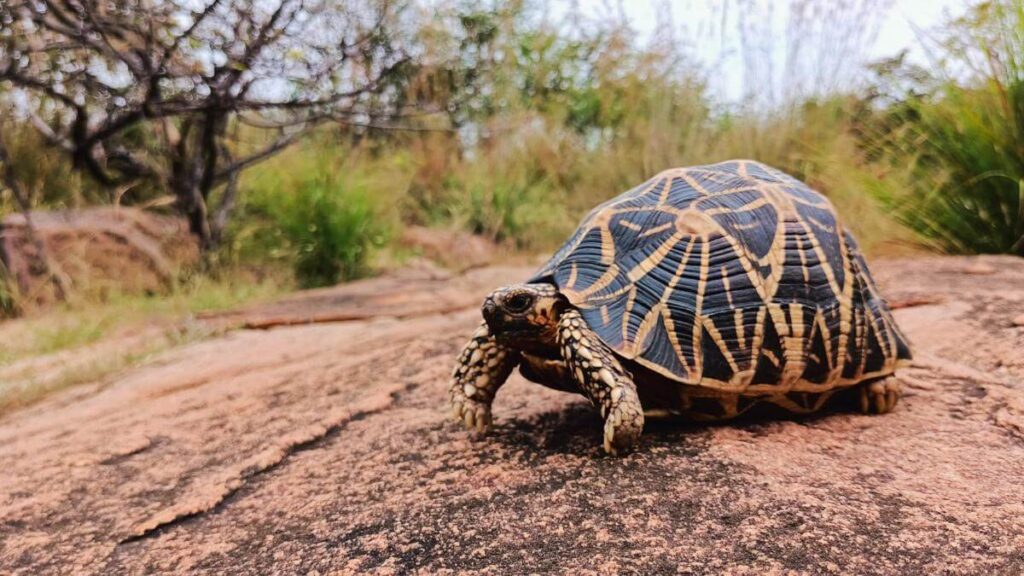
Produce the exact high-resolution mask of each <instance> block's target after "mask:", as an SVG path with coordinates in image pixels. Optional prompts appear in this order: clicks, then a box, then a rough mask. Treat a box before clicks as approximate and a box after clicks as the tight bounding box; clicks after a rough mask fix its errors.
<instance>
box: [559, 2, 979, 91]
mask: <svg viewBox="0 0 1024 576" xmlns="http://www.w3.org/2000/svg"><path fill="white" fill-rule="evenodd" d="M799 1H801V0H708V1H701V0H555V1H554V2H553V5H552V8H554V12H555V13H556V14H558V13H562V12H563V11H564V10H565V9H567V8H568V7H569V6H573V5H575V6H576V7H577V9H578V10H579V12H580V13H582V14H583V15H584V16H595V17H596V16H601V15H604V16H608V15H619V14H621V15H622V16H624V17H625V18H626V19H628V20H629V21H630V23H631V24H632V25H633V27H634V28H635V29H637V30H638V31H639V32H641V33H642V34H644V35H645V36H650V35H651V33H652V32H654V31H655V30H656V29H658V28H659V26H665V24H666V22H667V21H671V22H672V23H673V24H674V26H673V27H674V29H675V30H677V31H678V32H677V36H678V37H680V38H683V39H693V38H696V37H697V36H699V34H698V32H696V31H697V30H706V29H707V28H709V24H710V27H711V28H714V27H716V23H715V20H716V18H720V16H716V14H721V12H722V7H723V6H729V7H731V10H733V11H734V12H735V10H736V6H741V5H744V3H745V2H746V3H748V4H754V5H760V6H762V9H765V10H768V11H772V12H775V20H777V21H778V23H777V24H776V25H774V29H776V30H779V29H782V28H784V26H785V25H784V22H785V16H783V15H782V14H783V13H784V12H785V10H786V8H787V6H788V5H789V4H790V3H791V2H799ZM878 1H879V2H882V3H891V7H890V8H889V10H888V11H887V12H885V13H884V14H881V15H880V16H879V18H878V21H879V23H880V26H879V28H878V31H877V35H876V37H875V40H874V43H873V45H871V46H865V47H864V48H863V52H864V55H865V60H869V61H870V60H877V59H879V58H883V57H886V56H894V55H896V54H898V53H899V52H900V51H902V50H904V49H909V50H910V54H911V57H912V58H914V59H915V60H917V61H918V62H922V63H924V62H926V61H927V57H928V56H927V54H926V53H925V50H924V49H922V48H921V47H920V39H921V34H922V33H926V32H927V31H928V30H929V29H932V28H935V27H936V26H938V25H939V24H941V23H942V22H943V21H944V20H945V19H946V17H947V16H949V15H950V14H952V15H959V14H962V13H963V12H964V10H965V8H966V7H967V6H969V5H970V4H971V0H878ZM818 2H819V3H822V2H835V3H836V4H833V5H838V4H839V3H845V4H850V3H851V1H850V0H818ZM823 5H824V4H823ZM666 13H669V14H671V16H670V17H669V18H666V17H665V14H666ZM726 30H727V31H726V32H725V35H726V36H727V37H725V38H723V39H722V40H721V41H720V42H711V43H709V42H706V41H690V42H688V44H689V45H692V46H693V48H692V50H691V52H692V53H693V54H692V55H693V56H694V57H695V58H696V59H697V60H698V61H699V62H701V64H702V65H704V66H705V67H711V68H714V69H715V70H716V71H717V73H716V74H714V75H713V76H712V78H711V79H710V86H711V89H712V91H713V92H714V93H716V94H717V95H719V96H720V97H723V98H724V99H725V100H733V101H734V100H737V99H739V98H740V97H741V96H742V95H743V92H744V90H745V88H744V86H743V84H744V76H745V75H746V76H749V74H745V72H744V65H743V62H742V58H740V57H738V56H736V55H735V54H736V53H737V52H739V49H738V48H737V46H739V42H740V40H741V39H740V38H738V37H737V36H738V32H737V31H736V30H735V29H732V28H728V27H727V28H726ZM730 36H731V37H730ZM723 46H725V48H723ZM772 50H774V51H777V52H778V56H777V57H776V58H775V59H784V53H785V49H784V48H782V47H781V46H773V47H772ZM723 53H726V54H733V56H732V57H730V56H723ZM815 56H817V55H811V57H812V58H814V57H815ZM778 66H779V67H780V68H781V67H782V65H781V64H778ZM842 66H843V67H844V68H849V70H844V71H843V73H844V74H847V73H848V74H850V78H851V80H850V82H852V81H853V80H852V78H854V77H855V76H856V74H857V72H858V70H859V66H857V65H856V63H849V64H848V63H843V64H842ZM775 75H776V76H778V73H776V74H775Z"/></svg>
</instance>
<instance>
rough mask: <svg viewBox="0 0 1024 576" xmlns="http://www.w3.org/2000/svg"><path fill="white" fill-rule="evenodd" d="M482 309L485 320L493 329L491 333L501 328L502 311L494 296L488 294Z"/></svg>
mask: <svg viewBox="0 0 1024 576" xmlns="http://www.w3.org/2000/svg"><path fill="white" fill-rule="evenodd" d="M480 311H481V312H482V313H483V316H484V321H485V322H487V326H488V327H489V328H490V329H491V333H492V334H493V333H495V332H497V331H498V330H499V329H500V328H501V326H500V325H501V312H500V310H498V304H497V302H495V301H494V298H493V297H491V296H488V297H487V299H486V300H484V305H483V307H481V309H480Z"/></svg>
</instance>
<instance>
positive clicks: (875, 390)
mask: <svg viewBox="0 0 1024 576" xmlns="http://www.w3.org/2000/svg"><path fill="white" fill-rule="evenodd" d="M902 394H903V392H902V388H901V387H900V381H899V380H897V379H896V378H885V379H884V380H876V381H874V382H871V383H869V384H861V386H860V410H861V412H863V413H865V414H885V413H886V412H890V411H892V409H893V408H895V407H896V404H897V403H898V402H899V401H900V396H901V395H902Z"/></svg>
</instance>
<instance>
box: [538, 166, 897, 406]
mask: <svg viewBox="0 0 1024 576" xmlns="http://www.w3.org/2000/svg"><path fill="white" fill-rule="evenodd" d="M530 281H531V282H544V281H547V282H553V283H554V284H555V285H556V286H558V288H559V289H560V290H561V292H562V293H563V294H564V295H565V296H566V298H567V299H568V300H569V301H570V302H571V303H572V304H573V305H575V306H576V307H577V308H579V310H580V312H581V313H582V315H583V318H584V319H585V320H586V321H587V323H588V324H589V325H590V326H591V328H593V329H594V330H595V331H596V332H597V334H598V336H599V337H600V338H601V339H602V340H603V341H604V343H605V344H607V345H608V346H610V347H611V348H612V349H614V350H615V351H616V352H617V353H619V354H620V355H622V356H623V357H625V358H627V359H629V360H633V361H636V362H637V363H639V364H641V365H643V366H645V367H647V368H649V369H651V370H654V371H655V372H657V373H659V374H661V375H663V376H666V377H668V378H671V379H674V380H677V381H679V382H682V383H686V384H694V385H700V386H705V387H711V388H716V389H720V390H726V391H732V392H750V393H758V392H763V393H777V392H779V391H780V390H781V391H789V390H792V391H794V392H799V393H803V392H815V393H816V392H824V391H827V390H829V389H831V388H834V387H837V386H843V385H850V384H854V383H856V382H859V381H862V380H865V379H868V378H872V377H879V376H883V375H886V374H889V373H892V372H893V371H894V370H895V367H896V366H897V364H898V363H900V362H901V361H905V360H907V359H909V358H910V349H909V346H908V345H907V343H906V339H905V338H904V337H903V335H902V334H901V333H900V332H899V329H898V328H897V326H896V323H895V321H894V320H893V318H892V315H891V313H890V312H889V309H888V307H887V306H886V304H885V302H884V301H883V300H882V299H881V297H880V296H879V295H878V290H877V288H876V287H875V284H874V281H873V280H872V278H871V276H870V274H869V273H868V271H867V266H866V264H865V262H864V259H863V257H862V256H861V254H860V251H859V249H858V248H857V245H856V243H855V241H854V240H853V238H852V236H851V235H850V234H849V233H848V232H847V231H845V230H844V229H843V228H842V225H841V224H840V222H839V220H838V218H837V217H836V214H835V210H834V209H833V207H832V205H831V203H829V201H828V200H827V199H826V198H825V197H823V196H821V195H820V194H818V193H817V192H815V191H814V190H811V189H810V188H808V187H807V186H805V185H804V184H802V183H800V182H799V181H798V180H796V179H794V178H792V177H791V176H788V175H786V174H784V173H782V172H780V171H778V170H775V169H774V168H771V167H768V166H765V165H763V164H759V163H757V162H752V161H743V160H738V161H730V162H724V163H721V164H715V165H710V166H697V167H692V168H681V169H674V170H668V171H665V172H662V173H660V174H658V175H657V176H655V177H654V178H652V179H650V180H648V181H647V182H645V183H644V184H641V185H640V186H637V187H636V188H633V189H632V190H629V191H627V192H625V193H623V194H622V195H620V196H618V197H616V198H613V199H611V200H609V201H607V202H605V203H603V204H601V205H600V206H598V207H597V208H595V209H594V210H592V211H591V212H590V213H589V214H588V215H587V216H586V217H585V218H584V220H583V222H582V223H581V224H580V227H579V228H578V229H577V230H576V232H575V233H574V234H573V235H572V237H571V238H570V239H569V240H568V242H566V244H565V245H564V246H562V248H561V249H559V250H558V252H556V254H555V255H554V256H553V257H552V258H551V259H550V260H549V261H548V262H547V264H545V265H544V266H543V267H542V268H541V270H540V271H538V272H537V274H536V275H535V276H534V277H533V278H532V279H531V280H530Z"/></svg>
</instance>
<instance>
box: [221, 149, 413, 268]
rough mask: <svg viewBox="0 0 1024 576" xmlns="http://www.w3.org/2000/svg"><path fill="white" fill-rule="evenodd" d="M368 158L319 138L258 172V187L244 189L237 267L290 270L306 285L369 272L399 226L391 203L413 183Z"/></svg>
mask: <svg viewBox="0 0 1024 576" xmlns="http://www.w3.org/2000/svg"><path fill="white" fill-rule="evenodd" d="M360 156H361V152H360V151H358V150H355V149H349V148H347V147H343V146H339V145H337V144H335V143H333V142H331V141H330V140H329V139H323V138H316V139H314V140H313V141H311V142H310V143H308V144H307V145H304V146H301V147H299V148H296V149H294V150H293V151H290V152H288V153H286V154H284V155H282V156H280V157H278V158H275V159H274V160H271V161H270V162H268V163H267V164H266V165H264V166H260V167H257V168H256V169H255V170H254V172H253V174H252V175H251V176H252V178H253V182H252V184H248V181H247V182H246V183H243V189H242V196H241V199H242V204H241V206H240V207H239V209H240V214H239V215H238V216H239V217H238V218H236V222H238V223H239V226H236V227H235V228H233V229H232V230H231V231H230V234H229V237H230V240H229V242H228V250H229V252H231V253H232V256H233V259H234V260H235V261H236V263H238V264H242V265H249V264H256V265H258V266H259V267H265V266H266V264H268V263H277V264H279V265H286V266H289V267H291V269H292V271H293V274H294V276H295V279H296V281H297V282H298V284H299V285H300V286H303V287H315V286H327V285H332V284H336V283H338V282H340V281H345V280H352V279H355V278H359V277H362V276H365V275H366V274H368V273H369V272H370V271H371V268H372V256H373V252H374V250H375V249H377V248H380V247H382V246H384V244H385V243H386V241H387V239H388V237H389V236H390V233H391V229H392V228H393V226H392V222H393V220H394V218H395V213H396V212H397V209H396V208H395V207H394V204H395V203H394V202H393V201H392V200H391V198H392V197H393V196H394V193H395V191H397V192H398V193H401V192H403V191H404V190H405V187H404V186H405V181H404V180H403V179H402V175H403V174H404V172H402V171H401V170H398V171H397V172H396V170H394V169H393V168H395V166H393V165H389V164H388V163H387V162H378V161H376V160H374V159H373V158H360ZM353 166H359V168H358V169H355V168H352V167H353ZM399 168H400V167H399ZM247 178H248V176H247Z"/></svg>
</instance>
